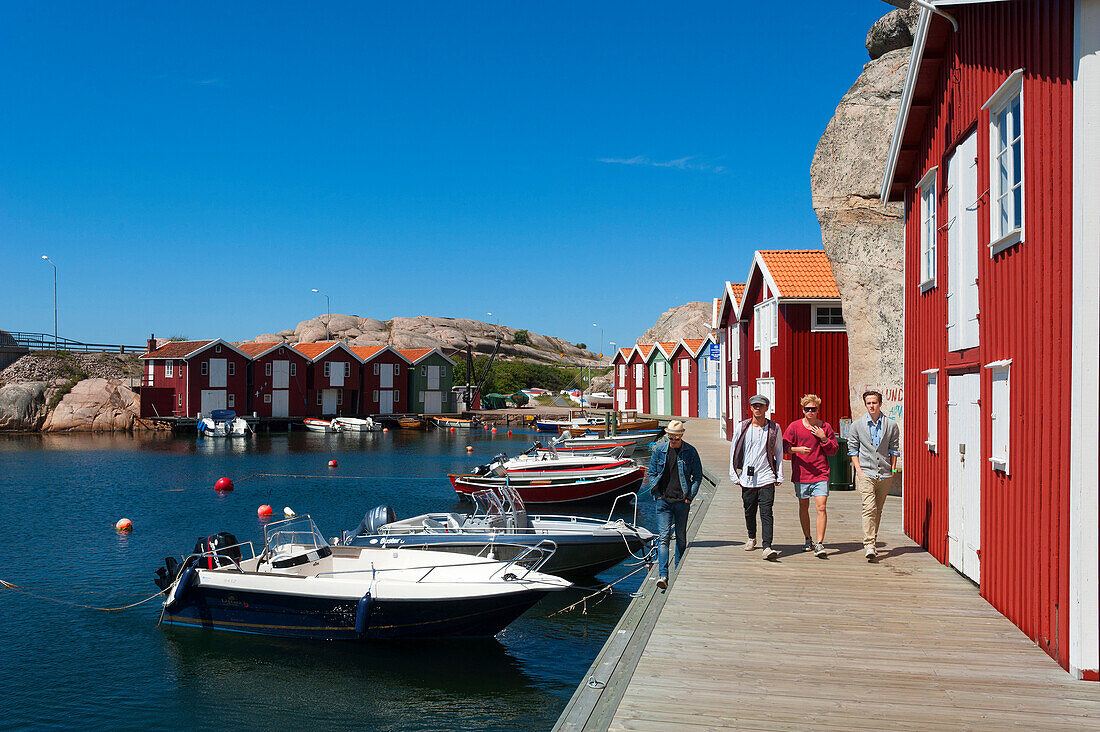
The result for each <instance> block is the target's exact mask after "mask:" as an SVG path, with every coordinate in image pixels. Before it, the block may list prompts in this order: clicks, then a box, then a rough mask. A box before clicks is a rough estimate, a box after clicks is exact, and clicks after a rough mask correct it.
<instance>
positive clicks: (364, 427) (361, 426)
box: [331, 417, 382, 432]
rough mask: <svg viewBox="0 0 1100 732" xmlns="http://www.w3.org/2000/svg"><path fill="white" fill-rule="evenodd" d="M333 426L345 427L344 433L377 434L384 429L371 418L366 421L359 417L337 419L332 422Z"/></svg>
mask: <svg viewBox="0 0 1100 732" xmlns="http://www.w3.org/2000/svg"><path fill="white" fill-rule="evenodd" d="M331 424H332V425H333V426H340V427H343V431H344V432H376V431H378V430H380V429H382V425H380V424H378V423H377V422H375V421H374V420H373V419H371V418H370V417H367V418H366V419H360V418H359V417H337V418H336V419H334V420H332V422H331Z"/></svg>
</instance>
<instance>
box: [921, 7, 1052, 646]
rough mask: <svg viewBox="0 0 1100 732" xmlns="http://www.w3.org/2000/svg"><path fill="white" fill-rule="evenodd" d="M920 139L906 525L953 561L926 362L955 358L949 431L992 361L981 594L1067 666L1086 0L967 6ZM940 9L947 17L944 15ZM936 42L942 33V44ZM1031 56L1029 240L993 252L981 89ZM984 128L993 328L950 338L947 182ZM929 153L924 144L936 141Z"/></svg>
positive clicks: (986, 385)
mask: <svg viewBox="0 0 1100 732" xmlns="http://www.w3.org/2000/svg"><path fill="white" fill-rule="evenodd" d="M951 12H952V13H953V14H954V15H955V17H956V18H957V19H958V21H959V31H958V33H954V34H948V37H947V45H946V47H945V49H944V54H943V59H944V60H943V62H942V64H943V65H942V67H941V69H940V72H939V80H938V83H937V88H936V92H935V94H934V95H933V100H932V108H931V110H930V112H929V115H928V118H927V120H926V123H925V130H924V135H923V138H922V141H921V146H920V155H919V156H918V163H917V165H916V168H915V169H914V170H913V171H912V175H911V180H910V183H909V186H908V190H907V192H906V196H905V207H906V214H907V222H906V241H907V245H906V254H905V271H906V301H905V318H906V342H905V386H906V391H907V392H908V393H909V394H910V396H911V398H910V400H909V407H908V409H907V410H906V420H907V424H906V430H905V453H904V454H905V498H904V501H905V530H906V532H907V533H908V534H909V535H910V536H911V537H913V539H914V540H916V541H918V542H919V543H921V545H922V546H924V547H926V548H927V549H928V550H929V551H930V552H931V553H932V554H933V555H934V556H936V558H937V559H939V560H940V561H942V562H946V561H947V542H946V534H947V512H948V506H947V457H946V455H947V452H946V450H945V449H943V448H941V449H940V452H939V453H937V454H933V453H930V452H929V451H928V449H927V448H926V447H925V444H924V440H925V436H926V432H927V430H926V419H927V410H926V406H925V399H924V395H925V377H924V376H923V375H922V373H921V372H922V371H924V370H925V369H931V368H938V369H940V371H939V415H940V418H939V430H938V433H939V435H938V441H939V443H940V445H943V446H944V447H946V439H947V408H946V406H945V403H946V401H947V400H948V399H949V396H950V395H949V394H948V389H947V384H948V378H947V376H948V374H949V373H962V372H968V371H971V372H972V371H980V373H981V415H982V427H981V429H982V453H983V454H982V456H981V457H982V468H981V472H982V486H981V490H982V520H981V521H982V526H981V532H982V548H981V594H982V596H983V597H985V598H986V599H987V600H988V601H989V602H990V603H991V604H992V605H993V606H994V607H996V608H997V609H998V610H999V611H1001V612H1002V613H1004V614H1005V615H1006V616H1007V617H1008V618H1009V619H1011V620H1012V621H1013V622H1014V623H1016V624H1017V625H1018V626H1019V627H1020V628H1021V629H1022V630H1023V631H1024V632H1025V633H1026V634H1027V635H1028V637H1030V638H1031V639H1032V640H1034V641H1035V642H1036V643H1037V644H1038V645H1039V646H1040V647H1042V648H1043V649H1044V650H1046V651H1047V652H1048V653H1049V654H1050V655H1051V656H1053V657H1054V658H1055V659H1057V661H1058V662H1059V663H1060V664H1061V665H1062V666H1063V667H1066V666H1067V665H1068V655H1067V654H1068V629H1067V626H1068V622H1067V621H1068V608H1067V600H1068V592H1069V585H1068V549H1067V547H1068V510H1069V505H1068V489H1067V481H1066V469H1065V466H1066V464H1067V461H1068V456H1069V443H1068V435H1067V434H1066V431H1065V426H1064V425H1065V422H1066V419H1065V416H1066V412H1067V409H1068V407H1066V406H1065V401H1066V399H1067V398H1068V396H1069V394H1070V361H1069V355H1070V349H1071V347H1072V344H1071V319H1070V315H1071V314H1070V308H1069V303H1070V287H1071V282H1072V261H1071V255H1072V250H1071V246H1070V243H1071V236H1072V229H1071V214H1072V206H1071V183H1072V169H1071V166H1072V150H1071V145H1072V87H1071V79H1072V71H1073V57H1072V52H1073V3H1072V2H1068V1H1064V0H1063V1H1054V2H1022V1H1021V2H1008V3H991V4H987V5H972V6H956V7H953V8H951ZM933 22H934V23H935V22H943V21H942V20H940V19H936V18H933ZM930 51H932V52H934V49H930ZM1019 68H1023V69H1025V71H1024V80H1023V119H1024V130H1023V134H1024V142H1023V146H1024V198H1025V202H1024V241H1023V242H1022V243H1020V244H1018V245H1015V246H1013V247H1011V248H1009V249H1007V250H1005V251H1004V252H1001V253H999V254H998V255H996V256H995V257H992V258H991V257H990V256H989V250H988V249H987V248H986V247H985V246H984V242H988V241H989V229H990V226H989V205H990V204H989V195H988V193H989V183H990V181H989V157H990V153H989V129H988V124H989V116H988V114H987V113H986V112H983V111H981V109H980V108H981V105H982V104H984V103H985V101H986V100H987V99H988V98H989V97H990V96H991V95H992V94H993V93H994V92H995V91H996V90H997V88H998V87H999V86H1000V84H1001V83H1002V82H1003V81H1004V80H1005V79H1006V78H1007V77H1008V76H1009V74H1011V73H1012V72H1013V71H1015V70H1016V69H1019ZM971 129H976V130H977V141H978V160H979V165H978V175H979V177H978V190H979V191H984V193H983V194H982V195H981V196H980V197H979V203H978V205H979V211H978V222H979V230H978V233H979V242H981V243H982V244H981V251H980V252H979V263H978V267H979V269H978V286H979V309H980V321H979V322H980V339H981V343H980V345H979V346H978V348H976V349H971V350H970V351H967V352H962V353H961V354H949V353H948V352H947V350H946V349H947V342H946V331H945V327H944V326H945V322H946V309H945V301H944V294H945V289H946V288H945V282H946V281H945V279H944V275H945V273H946V267H947V261H946V244H947V240H946V234H945V233H943V229H942V227H944V226H945V225H946V197H945V196H944V195H942V193H943V191H944V185H943V179H944V177H945V174H946V162H947V159H948V157H949V156H950V154H951V152H952V150H953V147H954V146H955V145H956V144H957V143H958V142H960V141H961V140H962V139H963V138H964V137H965V136H966V134H968V133H969V131H970V130H971ZM921 156H923V157H921ZM932 165H939V166H941V167H940V171H941V175H940V180H939V189H940V193H941V195H940V197H939V202H940V205H939V207H938V210H939V226H940V227H941V235H940V237H939V239H938V247H937V249H938V252H937V253H938V270H939V283H938V284H939V286H938V287H937V288H935V289H933V290H931V291H929V292H927V293H925V294H921V293H920V283H919V278H920V275H919V272H920V267H919V258H920V251H919V250H920V244H919V241H920V232H919V226H920V217H919V211H918V210H917V209H918V208H919V207H918V206H917V205H916V201H915V195H916V194H915V187H916V183H917V181H918V180H919V179H920V178H921V177H922V176H923V174H924V173H925V171H927V170H928V169H929V168H930V167H931V166H932ZM1008 358H1011V359H1012V367H1011V428H1010V431H1011V437H1010V463H1009V470H1010V474H1007V475H1006V474H1005V473H1003V472H999V471H994V470H993V469H992V467H991V465H990V463H989V461H988V459H987V458H988V457H989V455H990V449H991V433H992V423H991V420H990V406H989V404H990V399H989V395H990V388H991V382H990V374H989V370H988V369H985V368H981V367H982V366H984V365H985V364H988V363H990V362H993V361H996V360H1000V359H1008Z"/></svg>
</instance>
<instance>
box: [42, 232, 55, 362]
mask: <svg viewBox="0 0 1100 732" xmlns="http://www.w3.org/2000/svg"><path fill="white" fill-rule="evenodd" d="M42 258H43V259H45V260H46V261H47V262H49V263H50V266H51V267H53V351H54V353H57V265H56V264H54V263H53V260H51V259H50V258H49V257H48V256H46V255H45V254H43V255H42Z"/></svg>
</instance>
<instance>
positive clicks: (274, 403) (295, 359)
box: [238, 341, 311, 417]
mask: <svg viewBox="0 0 1100 732" xmlns="http://www.w3.org/2000/svg"><path fill="white" fill-rule="evenodd" d="M238 348H239V349H240V350H241V351H243V352H244V353H246V354H247V355H248V356H249V358H251V359H252V360H251V361H250V362H249V365H248V408H247V410H246V411H247V412H248V413H249V414H255V415H256V416H258V417H305V416H308V415H309V414H310V413H311V412H310V411H309V405H308V403H307V394H306V376H307V372H308V370H309V359H308V358H306V357H305V356H303V355H302V354H301V353H299V352H298V351H296V350H295V349H294V348H293V347H291V346H290V345H288V344H286V343H284V342H283V341H273V342H268V343H242V344H241V345H239V346H238Z"/></svg>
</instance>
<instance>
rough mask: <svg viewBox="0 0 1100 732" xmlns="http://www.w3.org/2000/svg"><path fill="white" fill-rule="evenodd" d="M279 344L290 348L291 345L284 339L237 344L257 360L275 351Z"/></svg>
mask: <svg viewBox="0 0 1100 732" xmlns="http://www.w3.org/2000/svg"><path fill="white" fill-rule="evenodd" d="M279 346H286V347H287V348H290V346H289V345H287V344H286V343H285V342H283V341H266V342H261V343H242V344H240V345H239V346H237V348H239V349H241V350H242V351H244V352H245V353H246V354H247V355H248V357H249V358H251V359H253V360H255V359H257V358H259V357H260V356H264V355H266V354H268V353H270V352H271V351H274V350H275V349H276V348H278V347H279Z"/></svg>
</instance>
